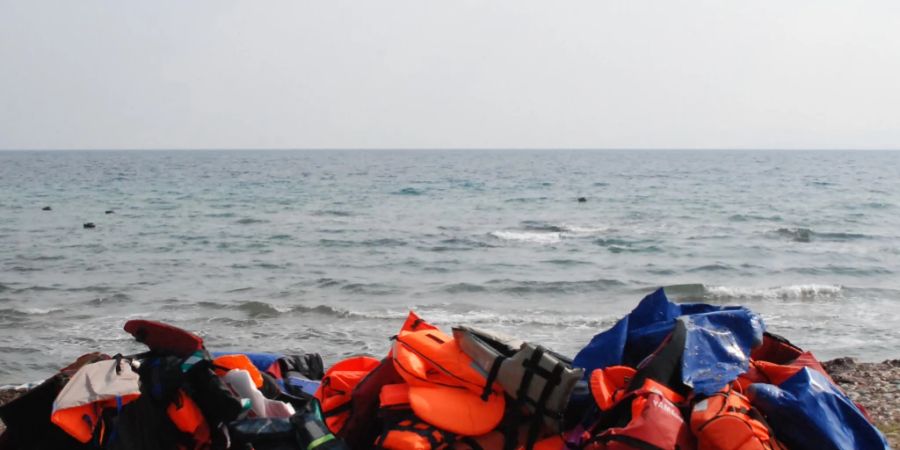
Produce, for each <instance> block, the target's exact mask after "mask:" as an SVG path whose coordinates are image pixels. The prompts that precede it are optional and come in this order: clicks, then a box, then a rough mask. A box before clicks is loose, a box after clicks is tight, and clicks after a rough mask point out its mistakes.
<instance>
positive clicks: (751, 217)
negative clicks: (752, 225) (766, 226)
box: [728, 214, 784, 222]
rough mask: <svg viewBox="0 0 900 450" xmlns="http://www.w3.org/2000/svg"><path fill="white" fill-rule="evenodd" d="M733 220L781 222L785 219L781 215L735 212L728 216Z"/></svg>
mask: <svg viewBox="0 0 900 450" xmlns="http://www.w3.org/2000/svg"><path fill="white" fill-rule="evenodd" d="M728 220H730V221H732V222H750V221H770V222H781V221H783V220H784V219H783V218H782V217H781V216H760V215H757V214H734V215H731V216H729V217H728Z"/></svg>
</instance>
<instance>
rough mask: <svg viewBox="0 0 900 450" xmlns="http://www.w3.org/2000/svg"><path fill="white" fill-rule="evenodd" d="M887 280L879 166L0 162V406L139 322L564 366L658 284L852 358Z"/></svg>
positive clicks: (546, 154)
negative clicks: (429, 337)
mask: <svg viewBox="0 0 900 450" xmlns="http://www.w3.org/2000/svg"><path fill="white" fill-rule="evenodd" d="M579 198H583V201H579ZM45 207H50V210H48V211H45V210H44V208H45ZM87 222H92V223H93V224H95V228H84V227H83V224H85V223H87ZM898 274H900V153H897V152H866V151H791V152H781V151H724V150H723V151H568V150H545V151H500V150H496V151H474V150H468V151H424V150H423V151H349V150H348V151H267V150H256V151H253V150H246V151H53V152H51V151H47V152H44V151H34V152H33V151H27V152H25V151H22V152H16V151H7V152H0V385H2V384H7V383H23V382H32V381H36V380H40V379H43V378H45V377H48V376H50V375H52V374H53V373H54V372H55V371H56V370H57V369H59V368H60V367H62V366H64V365H66V364H67V363H68V362H70V361H71V360H72V359H74V358H75V357H77V356H78V355H80V354H83V353H86V352H92V351H102V352H106V353H108V354H115V353H123V354H128V353H136V352H139V351H141V350H142V347H141V345H140V344H137V343H135V342H134V341H133V340H132V338H131V336H130V335H128V334H127V333H126V332H125V331H123V329H122V327H123V324H124V323H125V322H126V321H127V320H129V319H138V318H143V319H153V320H161V321H165V322H168V323H171V324H174V325H176V326H179V327H183V328H185V329H187V330H191V331H194V332H196V333H198V334H199V335H201V336H202V337H203V338H204V339H205V342H206V346H207V348H209V349H210V350H214V351H266V352H278V353H304V352H316V353H320V354H321V355H322V356H323V357H324V358H325V361H326V364H331V363H333V362H336V361H338V360H339V359H341V358H343V357H347V356H350V355H355V354H372V355H376V356H381V355H384V354H385V353H386V352H387V350H388V349H389V347H390V344H391V340H390V338H391V336H393V335H395V334H396V333H397V331H398V329H399V327H400V325H401V324H402V322H403V320H404V318H405V317H406V315H407V314H408V312H409V311H411V310H412V311H415V312H416V313H417V314H419V315H420V316H421V317H422V318H424V319H426V320H428V321H430V322H432V323H435V324H437V325H439V326H440V327H442V328H444V329H445V330H449V328H450V327H452V326H454V325H457V324H468V325H472V326H476V327H481V328H486V329H491V330H495V331H500V332H504V333H506V334H511V335H514V336H516V337H519V338H521V339H525V340H528V341H532V342H536V343H540V344H543V345H545V346H547V347H549V348H552V349H554V350H556V351H558V352H560V353H563V354H567V355H570V356H571V355H574V354H575V353H576V352H577V351H578V349H580V348H581V347H582V346H584V345H585V344H586V343H587V342H588V341H589V340H590V338H591V337H592V336H593V335H595V334H597V333H599V332H601V331H602V330H604V329H607V328H608V327H610V326H612V325H613V324H614V323H615V322H616V320H618V319H619V318H620V317H622V316H623V315H624V314H627V313H628V312H629V311H630V310H631V309H632V308H633V307H634V306H635V305H637V303H638V302H639V301H640V300H641V298H642V297H644V296H645V295H647V294H648V293H650V292H652V291H654V290H655V289H657V288H659V287H664V288H665V291H666V293H667V294H668V295H669V297H670V298H671V299H673V300H675V301H678V302H704V303H711V304H716V305H744V306H746V307H748V308H750V309H752V310H753V311H756V312H757V313H759V314H760V315H761V316H762V318H763V320H764V321H765V324H766V326H767V329H768V330H769V331H772V332H774V333H777V334H780V335H783V336H785V337H787V338H788V339H789V340H791V341H792V342H793V343H795V344H796V345H799V346H801V347H803V348H805V349H808V350H811V351H813V352H814V353H815V354H816V355H817V356H818V357H819V358H820V359H829V358H834V357H839V356H851V357H856V358H859V359H861V360H866V361H870V360H871V361H874V360H882V359H887V358H897V357H898V356H900V354H898V350H897V349H898V348H900V277H898Z"/></svg>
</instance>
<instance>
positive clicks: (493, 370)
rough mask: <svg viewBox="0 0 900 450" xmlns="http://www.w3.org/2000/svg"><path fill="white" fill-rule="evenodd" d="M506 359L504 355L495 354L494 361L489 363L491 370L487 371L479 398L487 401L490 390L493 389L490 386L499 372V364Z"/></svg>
mask: <svg viewBox="0 0 900 450" xmlns="http://www.w3.org/2000/svg"><path fill="white" fill-rule="evenodd" d="M505 359H506V356H503V355H497V357H496V358H494V362H493V363H492V364H491V371H490V372H488V376H487V380H485V383H484V391H483V392H482V393H481V400H483V401H487V400H488V398H489V397H490V396H491V392H493V389H491V387H492V386H493V385H494V381H496V380H497V375H499V374H500V366H501V365H503V360H505Z"/></svg>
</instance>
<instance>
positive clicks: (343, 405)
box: [315, 356, 380, 434]
mask: <svg viewBox="0 0 900 450" xmlns="http://www.w3.org/2000/svg"><path fill="white" fill-rule="evenodd" d="M379 364H380V361H378V360H377V359H375V358H372V357H369V356H356V357H353V358H348V359H345V360H343V361H341V362H339V363H337V364H335V365H333V366H331V368H329V369H328V370H327V371H326V372H325V377H324V378H322V383H321V384H320V385H319V389H318V390H316V394H315V397H316V399H318V400H319V403H320V404H321V405H322V415H323V416H325V424H326V425H328V429H329V430H331V432H332V433H335V434H337V433H339V432H340V431H341V428H343V426H344V424H345V423H346V422H347V418H348V417H349V416H350V408H351V407H352V405H353V404H352V403H351V400H352V399H353V389H354V388H355V387H356V385H358V384H359V383H360V381H362V380H363V378H365V376H366V375H368V373H369V372H370V371H372V370H373V369H374V368H375V367H377V366H378V365H379Z"/></svg>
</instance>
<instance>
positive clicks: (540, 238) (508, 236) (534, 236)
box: [488, 230, 562, 244]
mask: <svg viewBox="0 0 900 450" xmlns="http://www.w3.org/2000/svg"><path fill="white" fill-rule="evenodd" d="M488 236H491V237H494V238H497V239H500V240H503V241H513V242H528V243H532V244H556V243H559V242H560V241H562V234H561V233H558V232H550V233H548V232H543V231H504V230H500V231H491V232H490V233H488Z"/></svg>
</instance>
